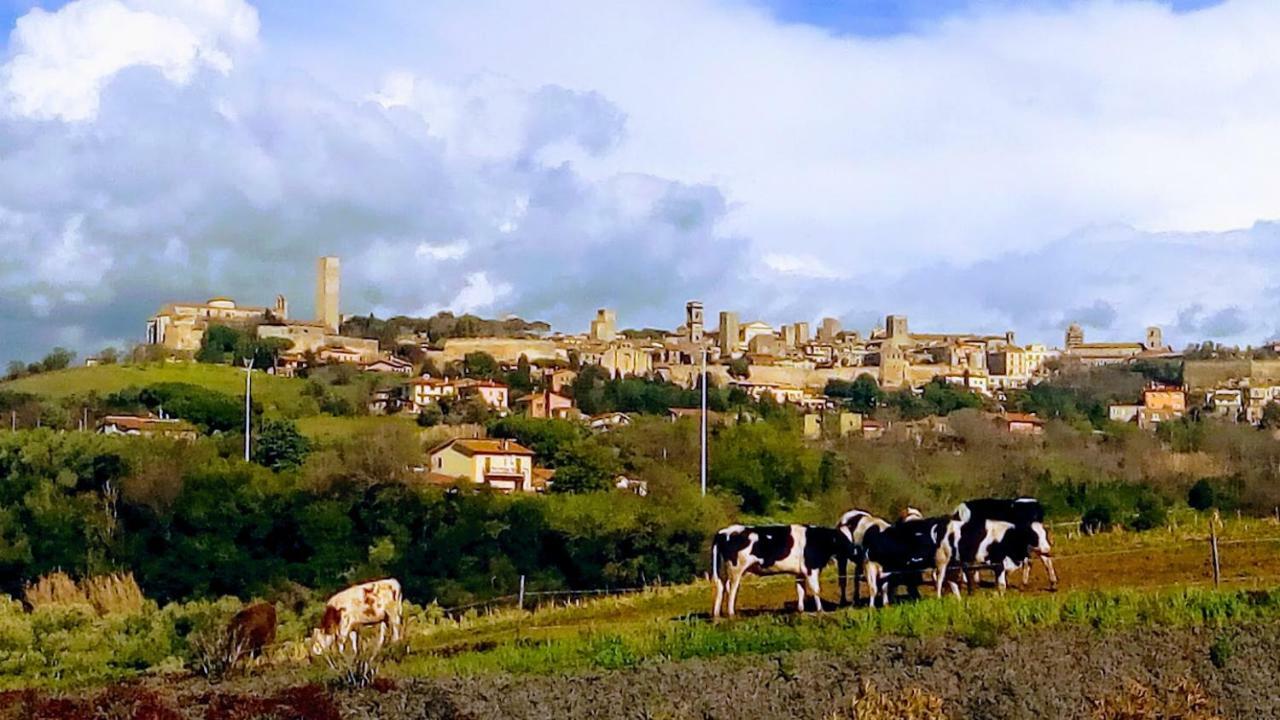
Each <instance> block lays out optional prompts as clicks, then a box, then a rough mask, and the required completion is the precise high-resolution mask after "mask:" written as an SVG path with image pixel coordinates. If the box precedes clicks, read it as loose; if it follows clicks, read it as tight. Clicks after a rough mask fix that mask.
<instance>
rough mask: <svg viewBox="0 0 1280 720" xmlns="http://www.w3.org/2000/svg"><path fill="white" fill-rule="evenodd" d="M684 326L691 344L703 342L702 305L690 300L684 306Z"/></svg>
mask: <svg viewBox="0 0 1280 720" xmlns="http://www.w3.org/2000/svg"><path fill="white" fill-rule="evenodd" d="M684 326H685V331H686V332H687V333H688V338H689V342H696V343H700V342H702V327H703V326H702V303H700V302H698V301H697V300H690V301H689V303H688V304H687V305H685V306H684Z"/></svg>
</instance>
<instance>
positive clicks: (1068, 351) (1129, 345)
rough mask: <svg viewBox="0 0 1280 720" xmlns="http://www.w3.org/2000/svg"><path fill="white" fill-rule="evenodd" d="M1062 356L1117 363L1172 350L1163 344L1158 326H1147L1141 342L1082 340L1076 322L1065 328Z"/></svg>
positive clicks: (1082, 331) (1082, 334)
mask: <svg viewBox="0 0 1280 720" xmlns="http://www.w3.org/2000/svg"><path fill="white" fill-rule="evenodd" d="M1064 339H1065V341H1066V347H1064V348H1063V352H1062V355H1063V357H1064V358H1069V359H1072V360H1076V361H1079V362H1081V363H1084V364H1085V365H1095V366H1101V365H1118V364H1120V363H1123V362H1127V361H1129V360H1132V359H1133V358H1136V357H1138V356H1140V355H1155V356H1159V355H1165V354H1169V353H1171V352H1172V350H1171V349H1170V348H1169V347H1167V346H1165V345H1164V336H1163V333H1162V332H1161V330H1160V328H1158V327H1155V326H1152V327H1149V328H1147V331H1146V337H1145V338H1144V340H1143V342H1101V343H1090V342H1085V341H1084V328H1082V327H1080V325H1079V324H1078V323H1071V325H1070V326H1069V327H1068V328H1067V332H1066V337H1065V338H1064Z"/></svg>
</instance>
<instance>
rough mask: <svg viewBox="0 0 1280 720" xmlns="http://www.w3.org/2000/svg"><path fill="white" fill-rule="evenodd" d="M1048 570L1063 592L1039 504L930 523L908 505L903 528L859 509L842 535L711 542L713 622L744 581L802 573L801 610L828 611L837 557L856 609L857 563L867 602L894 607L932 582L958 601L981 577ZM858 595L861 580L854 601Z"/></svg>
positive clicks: (982, 504) (841, 527) (764, 535)
mask: <svg viewBox="0 0 1280 720" xmlns="http://www.w3.org/2000/svg"><path fill="white" fill-rule="evenodd" d="M1037 557H1038V558H1039V559H1040V560H1041V562H1043V563H1044V567H1045V570H1046V571H1047V572H1048V574H1049V588H1050V589H1051V590H1052V589H1056V588H1057V585H1058V576H1057V573H1056V572H1055V571H1054V569H1053V558H1052V547H1051V545H1050V541H1049V533H1048V530H1046V529H1045V526H1044V507H1043V506H1041V504H1040V503H1039V501H1037V500H1036V499H1035V498H1027V497H1021V498H1015V499H1012V500H1007V499H997V498H983V499H980V500H968V501H965V502H962V503H960V504H959V505H957V506H956V508H955V510H954V511H952V513H951V514H950V515H943V516H939V517H928V518H927V517H924V516H923V515H922V514H921V513H920V512H919V511H918V510H916V509H915V508H907V509H906V510H905V511H903V513H902V516H901V517H900V518H899V519H898V521H897V522H893V523H890V522H889V521H887V520H884V519H882V518H879V517H876V516H874V515H872V514H871V513H868V512H866V511H864V510H850V511H849V512H847V513H845V514H844V515H842V516H841V517H840V521H839V523H837V525H836V526H835V527H834V528H829V527H821V526H812V525H761V526H754V527H748V526H745V525H730V526H728V527H726V528H724V529H722V530H720V531H719V532H717V533H716V535H715V538H714V539H713V540H712V541H711V579H712V583H713V585H714V587H715V598H714V600H713V604H712V608H711V615H712V617H713V618H719V617H720V614H721V611H722V610H723V611H724V612H725V613H726V614H727V615H729V616H730V617H732V616H733V614H734V612H735V610H736V607H737V600H738V588H739V587H740V586H741V584H742V578H743V577H744V576H745V575H747V574H748V573H749V574H753V575H793V576H795V578H796V608H797V610H799V611H801V612H803V611H804V609H805V605H806V600H807V599H808V598H812V599H813V602H814V605H815V608H816V609H817V610H818V612H822V610H823V607H822V598H821V595H820V590H821V588H820V585H819V582H818V579H819V576H820V575H821V574H822V571H823V569H824V568H826V566H827V565H829V564H830V563H831V561H832V560H835V561H836V563H837V566H838V570H839V580H840V602H841V604H843V603H845V602H847V577H848V572H847V570H848V565H849V564H850V563H853V564H854V567H855V569H856V570H858V573H857V574H860V575H861V576H862V577H863V578H865V579H866V583H867V594H868V604H869V605H871V606H872V607H875V606H876V605H877V604H879V605H880V606H884V605H886V604H888V603H889V601H890V599H891V598H892V597H893V596H894V595H895V593H896V591H897V590H898V589H899V588H905V589H906V590H907V592H908V593H909V594H910V595H911V596H912V597H919V596H920V586H921V585H924V584H925V583H926V582H931V584H932V585H933V589H934V591H935V593H936V594H937V595H938V597H941V596H942V594H943V591H944V589H947V588H949V589H950V590H951V592H952V593H953V594H955V595H956V596H959V594H960V584H959V583H960V582H964V583H965V584H966V586H967V587H968V589H969V591H970V592H972V591H973V587H974V583H975V582H976V580H977V575H978V573H979V572H980V571H983V570H989V571H991V572H993V573H994V574H995V585H996V587H997V588H999V590H1000V591H1001V592H1003V591H1004V589H1005V587H1006V585H1007V576H1008V573H1009V572H1010V571H1014V570H1017V569H1019V568H1021V569H1022V584H1023V585H1026V584H1027V582H1028V581H1029V579H1030V572H1031V563H1032V561H1033V560H1034V559H1035V558H1037ZM857 593H858V588H857V584H856V575H855V588H854V594H855V602H856V601H857Z"/></svg>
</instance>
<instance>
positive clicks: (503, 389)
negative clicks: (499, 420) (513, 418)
mask: <svg viewBox="0 0 1280 720" xmlns="http://www.w3.org/2000/svg"><path fill="white" fill-rule="evenodd" d="M451 384H452V385H453V386H454V387H456V388H457V394H458V397H463V398H465V397H471V396H477V397H479V398H480V399H481V400H484V402H485V404H486V405H488V406H489V407H491V408H493V409H494V410H506V409H507V396H508V390H507V386H506V385H503V384H502V383H500V382H494V381H493V380H473V379H470V378H462V379H461V380H453V381H452V382H451Z"/></svg>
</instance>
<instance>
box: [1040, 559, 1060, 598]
mask: <svg viewBox="0 0 1280 720" xmlns="http://www.w3.org/2000/svg"><path fill="white" fill-rule="evenodd" d="M1040 562H1042V563H1044V569H1045V572H1047V573H1049V590H1051V591H1052V590H1057V589H1058V573H1056V572H1054V570H1053V558H1052V557H1050V555H1049V553H1040Z"/></svg>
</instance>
